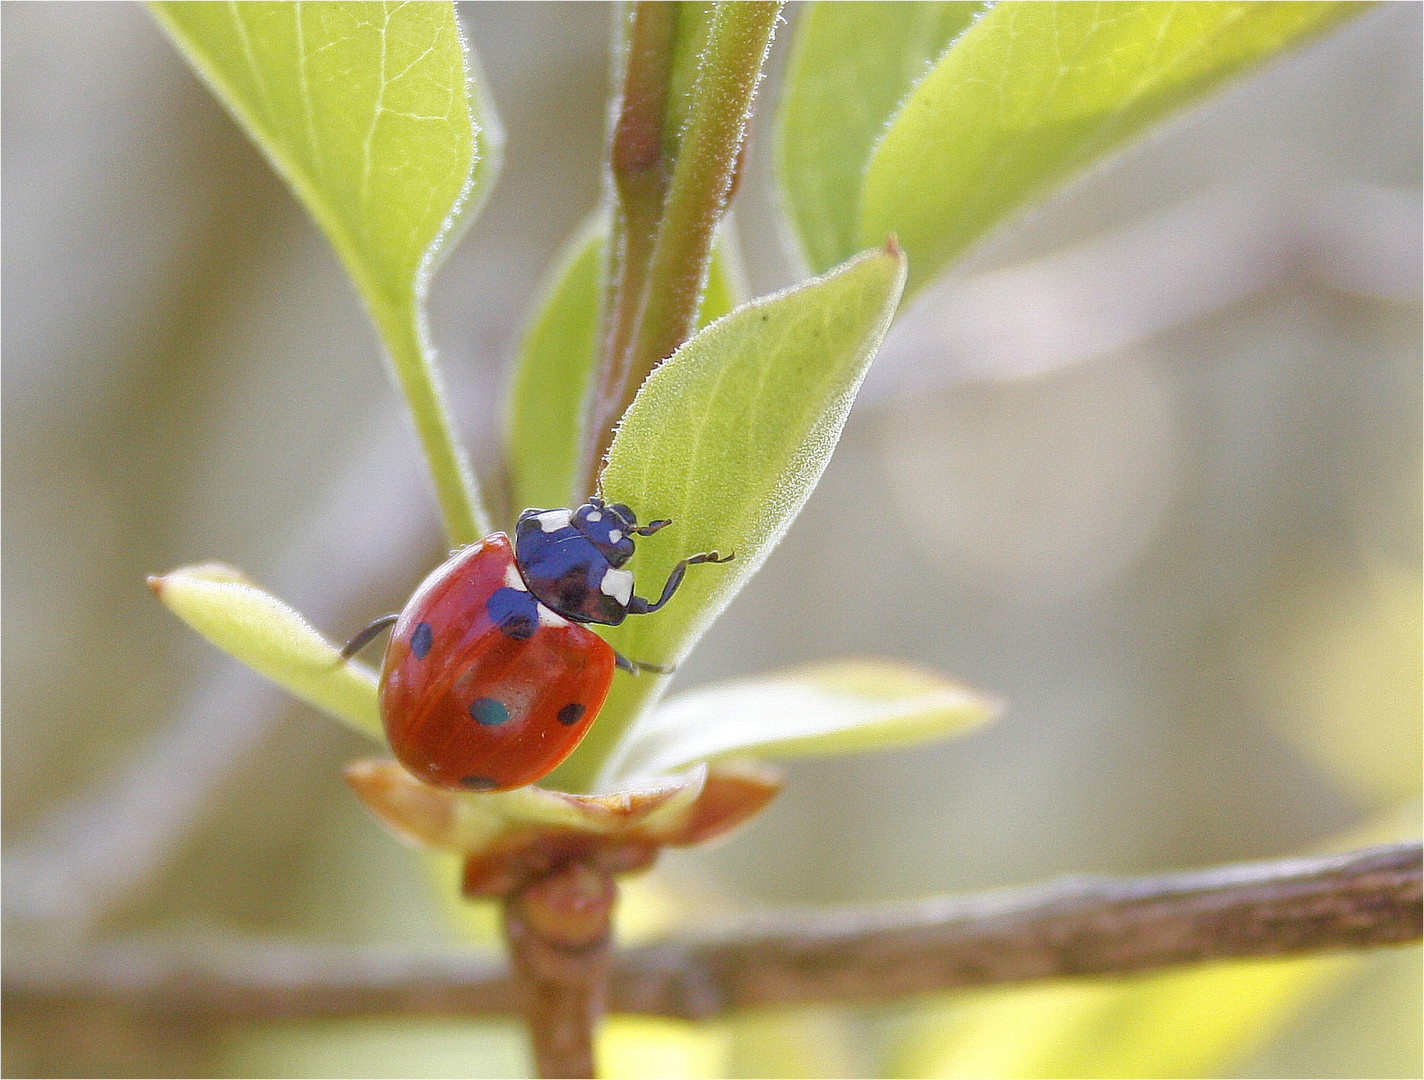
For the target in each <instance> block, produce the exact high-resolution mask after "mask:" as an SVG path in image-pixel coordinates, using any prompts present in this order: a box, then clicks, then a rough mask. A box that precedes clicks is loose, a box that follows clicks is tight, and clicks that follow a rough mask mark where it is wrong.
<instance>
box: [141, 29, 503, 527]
mask: <svg viewBox="0 0 1424 1080" xmlns="http://www.w3.org/2000/svg"><path fill="white" fill-rule="evenodd" d="M152 7H153V12H154V14H155V15H156V16H157V18H158V20H159V22H160V23H161V24H162V25H163V27H164V29H165V30H167V31H168V33H169V35H170V36H171V37H172V38H173V40H174V41H175V42H176V43H177V44H178V46H179V48H180V49H181V50H182V52H183V53H184V55H185V56H186V57H187V58H188V60H189V62H190V63H191V64H192V65H193V67H194V68H196V69H197V71H198V72H199V74H200V75H202V77H203V78H204V79H205V80H206V81H207V83H208V85H209V86H210V87H211V89H212V90H213V93H214V94H215V95H216V96H217V97H218V99H219V100H220V101H222V103H223V104H224V105H225V106H226V107H227V109H228V111H229V112H230V113H232V115H233V117H234V118H235V119H236V120H237V122H238V123H239V124H240V125H241V126H242V128H243V129H244V130H245V131H246V132H247V134H248V136H249V137H250V138H251V139H252V141H253V142H254V143H256V144H257V146H258V147H259V148H260V149H261V150H262V152H263V153H264V154H266V155H267V157H268V159H269V160H270V161H271V162H272V164H273V166H274V167H275V168H276V169H277V171H278V172H279V173H280V174H281V175H282V178H283V179H284V180H286V182H287V183H288V184H289V185H290V186H291V188H292V189H293V190H294V191H295V192H296V193H297V195H298V196H299V197H300V198H301V200H302V202H303V203H304V204H305V205H306V208H307V209H308V210H309V211H310V212H311V215H312V217H314V218H315V219H316V221H317V224H318V225H320V226H321V228H322V230H323V231H324V232H325V233H326V235H327V238H328V239H329V240H330V241H331V243H332V245H333V246H334V247H335V248H336V251H337V253H338V254H339V255H340V256H341V259H342V262H344V263H345V265H346V269H347V272H348V273H349V274H350V275H351V277H352V279H353V280H354V281H355V283H356V287H357V290H358V291H359V292H360V294H361V297H362V299H363V300H364V301H365V303H366V306H367V309H368V310H369V312H370V314H371V318H372V320H373V321H374V322H375V324H376V327H377V329H378V330H379V331H380V334H381V338H382V340H383V342H384V344H385V346H386V349H387V351H388V352H389V354H390V357H391V361H392V364H393V366H394V369H395V373H396V377H397V380H398V381H399V383H400V386H401V389H402V391H403V393H404V394H405V396H406V399H407V401H408V403H409V405H410V408H411V412H412V415H413V417H414V420H415V426H416V430H417V433H418V434H419V436H420V439H421V444H422V446H423V448H424V450H425V454H426V458H427V461H428V463H429V465H430V469H431V473H432V476H433V478H434V481H435V488H436V492H437V495H438V496H439V499H440V504H441V508H442V510H443V512H444V514H445V520H446V525H447V527H448V529H449V531H450V533H451V536H452V538H453V540H454V542H456V543H468V542H469V541H471V540H474V539H477V538H478V537H480V536H481V535H483V534H485V533H486V532H488V531H489V529H488V522H487V521H486V520H485V516H484V513H483V510H482V509H481V508H480V506H479V500H478V495H477V493H476V490H475V487H474V480H473V476H472V474H471V472H470V468H469V464H468V462H467V461H466V460H465V458H464V455H463V453H462V451H461V450H460V449H459V447H458V446H457V444H456V441H455V437H454V432H453V430H452V428H451V422H450V417H449V414H448V410H447V408H446V405H445V401H444V397H443V394H442V391H441V387H440V383H439V379H438V375H437V372H436V370H435V366H434V363H435V357H434V351H433V349H432V348H431V345H430V340H429V333H428V332H427V329H426V325H425V312H424V305H425V295H426V291H427V288H428V285H429V279H430V274H431V271H432V270H433V268H434V265H435V262H436V261H437V259H438V257H439V256H440V255H441V254H442V253H443V251H444V250H445V249H446V248H448V246H449V242H450V241H451V240H452V239H453V237H454V235H455V234H456V233H458V231H459V230H460V229H461V228H463V226H464V225H465V224H468V222H469V220H470V217H471V216H472V214H471V212H472V211H473V210H474V209H476V208H477V206H478V204H479V203H480V201H481V200H482V199H483V197H484V194H485V191H486V190H487V188H488V186H489V182H490V180H491V179H492V176H493V171H494V155H495V152H496V149H497V145H496V140H495V139H492V138H491V130H492V129H491V127H490V125H489V124H487V123H486V124H485V125H484V126H483V127H482V126H481V116H480V114H481V112H482V111H484V109H483V103H482V101H481V100H480V99H481V93H480V82H479V78H478V74H477V73H476V72H475V70H474V68H473V61H472V60H471V59H470V58H469V57H468V56H467V54H466V51H465V48H464V42H463V41H462V39H461V37H460V31H459V26H458V24H457V23H456V21H455V13H454V9H453V7H452V6H451V5H450V4H439V3H422V4H384V3H321V4H228V3H206V2H194V3H167V2H165V3H155V4H153V5H152Z"/></svg>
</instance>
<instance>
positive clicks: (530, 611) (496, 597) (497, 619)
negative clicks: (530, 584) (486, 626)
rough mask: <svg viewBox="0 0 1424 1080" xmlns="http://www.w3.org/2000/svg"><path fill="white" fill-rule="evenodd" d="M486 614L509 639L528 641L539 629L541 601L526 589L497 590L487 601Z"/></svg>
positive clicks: (505, 588) (506, 587)
mask: <svg viewBox="0 0 1424 1080" xmlns="http://www.w3.org/2000/svg"><path fill="white" fill-rule="evenodd" d="M485 614H487V615H488V616H489V619H490V622H492V623H494V624H495V625H496V626H497V627H499V628H500V630H502V631H503V632H504V633H505V634H507V635H508V636H509V637H512V638H514V639H516V640H518V641H528V640H529V639H530V638H532V637H533V636H534V631H535V630H538V629H539V601H537V600H535V599H534V595H533V594H532V593H530V592H526V591H525V590H524V589H511V588H509V587H508V586H505V587H504V588H500V589H496V590H495V591H494V593H493V594H491V596H490V598H489V599H488V600H486V601H485Z"/></svg>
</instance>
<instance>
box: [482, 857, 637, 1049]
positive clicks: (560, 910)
mask: <svg viewBox="0 0 1424 1080" xmlns="http://www.w3.org/2000/svg"><path fill="white" fill-rule="evenodd" d="M617 899H618V887H617V885H616V884H615V883H614V881H613V875H612V874H610V873H608V872H606V871H604V870H600V869H597V868H595V867H594V866H592V865H590V864H589V863H587V862H584V861H581V860H575V861H572V862H569V863H565V864H563V865H561V866H558V867H556V868H555V869H553V870H551V871H550V872H549V873H547V874H545V875H542V876H540V877H537V878H535V879H533V880H532V881H530V882H527V883H525V884H523V885H521V886H520V887H519V888H518V889H516V890H515V891H514V892H513V893H512V894H511V895H510V896H509V897H507V898H506V900H505V902H504V934H505V940H506V941H507V942H508V944H509V955H510V960H511V963H512V965H513V967H514V974H515V977H516V978H517V980H518V982H519V988H520V999H521V1006H522V1010H523V1013H524V1018H525V1022H526V1023H527V1025H528V1027H529V1036H530V1041H531V1043H532V1045H533V1051H534V1064H535V1068H536V1070H537V1072H538V1074H539V1075H540V1076H543V1077H555V1076H565V1077H592V1076H594V1075H595V1070H594V1058H593V1044H594V1035H595V1033H596V1031H597V1027H598V1021H599V1018H600V1017H601V1016H602V1015H603V1009H604V1003H605V1000H606V998H607V995H608V969H609V965H610V962H611V955H612V948H611V943H612V938H613V929H612V927H613V908H614V905H615V903H616V902H617Z"/></svg>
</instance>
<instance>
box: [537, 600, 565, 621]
mask: <svg viewBox="0 0 1424 1080" xmlns="http://www.w3.org/2000/svg"><path fill="white" fill-rule="evenodd" d="M535 607H536V608H537V610H538V612H539V625H540V626H568V625H569V620H568V619H566V618H564V617H563V616H562V615H560V614H559V613H558V612H557V611H555V610H554V609H553V608H547V607H545V606H544V605H543V604H536V605H535Z"/></svg>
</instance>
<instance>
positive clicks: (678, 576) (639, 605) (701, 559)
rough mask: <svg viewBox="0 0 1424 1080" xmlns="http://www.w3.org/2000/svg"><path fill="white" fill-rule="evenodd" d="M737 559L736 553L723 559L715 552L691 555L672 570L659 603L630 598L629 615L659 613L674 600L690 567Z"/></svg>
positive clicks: (635, 597)
mask: <svg viewBox="0 0 1424 1080" xmlns="http://www.w3.org/2000/svg"><path fill="white" fill-rule="evenodd" d="M736 557H737V554H736V552H733V553H732V554H730V555H728V556H726V557H723V556H721V555H718V554H717V553H716V552H715V551H704V552H702V554H700V555H689V556H688V557H687V558H685V559H683V560H682V562H680V563H678V564H677V565H676V566H674V567H673V568H672V573H671V574H669V575H668V579H667V583H666V584H665V585H663V594H662V596H660V597H658V602H657V603H655V604H650V603H648V602H647V601H646V600H645V599H643V598H642V597H641V596H633V597H630V598H629V599H628V614H629V615H647V614H648V613H650V612H653V611H657V610H658V608H660V607H662V606H663V605H664V604H666V603H667V602H668V601H669V600H671V599H672V594H673V593H675V592H677V587H678V586H679V585H681V584H682V576H683V575H684V574H686V573H687V568H688V567H689V566H695V565H696V564H697V563H724V562H731V561H732V560H733V559H735V558H736Z"/></svg>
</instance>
